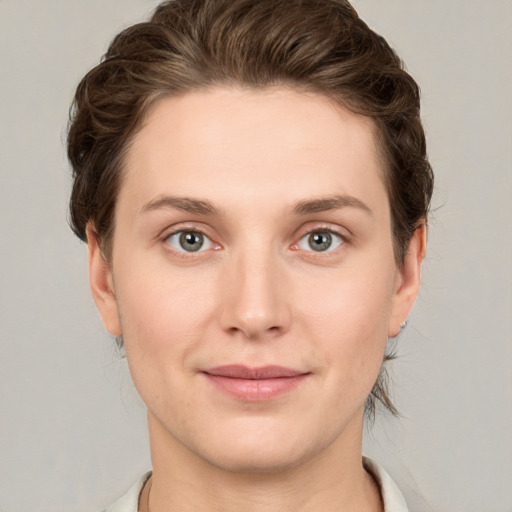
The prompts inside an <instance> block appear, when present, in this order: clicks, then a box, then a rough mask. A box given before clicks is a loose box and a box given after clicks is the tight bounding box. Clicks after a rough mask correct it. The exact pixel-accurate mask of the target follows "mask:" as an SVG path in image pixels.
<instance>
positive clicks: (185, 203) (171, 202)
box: [140, 196, 219, 215]
mask: <svg viewBox="0 0 512 512" xmlns="http://www.w3.org/2000/svg"><path fill="white" fill-rule="evenodd" d="M166 208H173V209H175V210H181V211H182V212H187V213H197V214H199V215H216V214H218V213H219V212H218V210H217V208H215V206H213V204H212V203H210V201H205V200H203V199H194V198H192V197H177V196H159V197H157V198H155V199H152V200H151V201H149V202H148V203H146V204H145V205H144V206H143V207H142V208H141V210H140V212H141V213H146V212H151V211H155V210H161V209H166Z"/></svg>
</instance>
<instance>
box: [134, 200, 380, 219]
mask: <svg viewBox="0 0 512 512" xmlns="http://www.w3.org/2000/svg"><path fill="white" fill-rule="evenodd" d="M347 207H352V208H357V209H360V210H362V211H364V212H366V213H368V214H369V215H373V212H372V210H371V209H370V207H369V206H367V205H366V204H365V203H363V201H361V200H360V199H357V198H356V197H353V196H349V195H335V196H330V197H323V198H318V199H311V200H305V201H299V202H298V203H295V205H294V206H293V209H292V212H293V213H294V214H295V215H308V214H311V213H319V212H326V211H329V210H338V209H341V208H347ZM166 208H172V209H175V210H180V211H183V212H187V213H196V214H199V215H219V210H218V209H217V208H216V207H215V206H214V205H213V203H211V202H210V201H206V200H203V199H195V198H192V197H177V196H167V195H165V196H159V197H157V198H155V199H152V200H151V201H149V202H147V203H146V204H144V206H143V207H142V208H141V210H140V211H141V213H146V212H151V211H155V210H160V209H166Z"/></svg>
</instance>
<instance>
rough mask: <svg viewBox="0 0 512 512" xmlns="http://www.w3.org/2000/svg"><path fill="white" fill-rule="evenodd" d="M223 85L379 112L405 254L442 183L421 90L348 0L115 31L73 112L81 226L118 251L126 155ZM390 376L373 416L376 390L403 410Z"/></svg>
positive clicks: (204, 7) (191, 1)
mask: <svg viewBox="0 0 512 512" xmlns="http://www.w3.org/2000/svg"><path fill="white" fill-rule="evenodd" d="M216 85H238V86H242V87H250V88H266V87H272V86H280V85H281V86H283V85H284V86H290V87H295V88H299V89H301V90H309V91H314V92H317V93H321V94H324V95H325V96H327V97H329V98H331V99H333V100H335V101H337V102H338V103H339V104H341V105H343V106H345V107H346V108H348V109H349V110H351V111H353V112H355V113H358V114H362V115H365V116H369V117H371V118H372V119H373V121H374V122H375V125H376V127H377V137H378V142H379V149H380V150H381V153H382V156H383V163H384V165H383V168H384V172H385V177H386V186H387V190H388V195H389V202H390V208H391V216H392V229H393V239H394V248H395V259H396V261H397V265H399V266H400V265H401V264H402V262H403V259H404V256H405V253H406V251H407V246H408V243H409V241H410V239H411V237H412V234H413V232H414V230H415V229H417V228H418V226H420V225H421V224H422V223H424V222H426V218H427V214H428V209H429V203H430V198H431V195H432V188H433V175H432V170H431V168H430V165H429V162H428V160H427V156H426V144H425V135H424V131H423V127H422V125H421V121H420V116H419V111H420V102H419V88H418V86H417V84H416V82H415V81H414V80H413V78H412V77H411V76H410V75H409V74H408V73H407V72H406V71H405V70H404V67H403V65H402V62H401V61H400V59H399V57H398V56H397V55H396V53H395V52H394V51H393V50H392V49H391V48H390V46H389V45H388V44H387V42H386V41H385V40H384V39H383V38H382V37H381V36H380V35H378V34H376V33H375V32H373V31H372V30H371V29H370V28H368V26H367V25H366V24H365V23H364V22H363V21H362V20H361V19H360V18H359V17H358V15H357V13H356V11H355V10H354V8H353V7H352V6H351V5H350V3H349V2H348V1H346V0H257V1H255V0H171V1H168V2H164V3H162V4H161V5H160V6H159V7H158V8H157V9H156V11H155V13H154V14H153V16H152V17H151V19H150V20H149V22H147V23H140V24H137V25H134V26H132V27H129V28H127V29H126V30H123V31H122V32H121V33H120V34H119V35H118V36H116V37H115V39H114V40H113V41H112V43H111V45H110V47H109V49H108V51H107V53H106V54H105V56H104V58H103V59H102V61H101V63H100V64H98V65H97V66H96V67H95V68H93V69H92V70H91V71H90V72H89V73H88V74H87V75H86V76H85V77H84V78H83V80H82V81H81V82H80V84H79V86H78V88H77V91H76V95H75V99H74V102H73V105H72V109H71V114H70V117H71V120H70V126H69V135H68V157H69V160H70V162H71V164H72V167H73V178H74V183H73V190H72V195H71V201H70V212H71V227H72V229H73V231H74V232H75V233H76V234H77V235H78V236H79V237H80V238H81V239H82V240H85V239H86V234H85V229H86V225H87V223H88V222H92V223H93V225H94V227H95V230H96V233H97V236H98V238H99V240H100V242H101V246H102V249H103V251H104V254H105V257H106V259H107V260H109V259H110V256H111V241H112V234H113V230H114V210H115V204H116V197H117V193H118V190H119V187H120V184H121V180H122V168H123V158H124V154H125V152H126V149H127V148H128V147H129V144H130V142H131V140H132V139H133V137H134V135H135V133H136V132H137V130H138V128H140V126H141V123H142V120H143V119H144V117H145V115H146V114H147V112H148V109H149V108H150V107H151V106H152V105H153V104H154V102H155V101H156V100H157V99H158V98H160V97H162V96H164V95H178V94H183V93H185V92H187V91H191V90H198V89H205V88H208V87H213V86H216ZM386 358H390V356H389V355H387V356H386ZM385 376H386V375H385V368H384V365H383V368H382V370H381V373H380V375H379V379H378V380H377V382H376V384H375V386H374V388H373V390H372V393H371V395H370V397H369V398H368V401H367V404H366V406H367V412H369V413H370V414H373V412H374V409H375V399H377V400H379V401H380V402H382V404H383V405H384V406H385V407H386V408H387V409H388V410H389V411H391V412H392V413H396V409H395V407H394V406H393V404H392V402H391V400H390V398H389V396H388V392H387V389H386V384H385V380H386V379H385Z"/></svg>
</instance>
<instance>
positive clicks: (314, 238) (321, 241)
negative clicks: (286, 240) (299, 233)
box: [297, 229, 343, 252]
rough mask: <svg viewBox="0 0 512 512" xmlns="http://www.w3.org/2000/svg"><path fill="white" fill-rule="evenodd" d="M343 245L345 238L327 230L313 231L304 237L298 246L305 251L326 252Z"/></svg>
mask: <svg viewBox="0 0 512 512" xmlns="http://www.w3.org/2000/svg"><path fill="white" fill-rule="evenodd" d="M342 243H343V238H342V237H341V236H340V235H337V234H336V233H334V232H333V231H329V230H326V229H322V230H318V231H311V232H310V233H308V234H307V235H305V236H303V237H302V238H301V239H300V240H299V242H298V243H297V246H298V247H299V249H302V250H304V251H315V252H326V251H332V250H334V249H337V248H338V247H339V246H340V245H341V244H342Z"/></svg>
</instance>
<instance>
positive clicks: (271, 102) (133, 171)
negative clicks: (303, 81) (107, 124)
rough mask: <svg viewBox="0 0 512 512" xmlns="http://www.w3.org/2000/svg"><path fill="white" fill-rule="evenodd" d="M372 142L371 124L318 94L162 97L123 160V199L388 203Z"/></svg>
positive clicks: (280, 91) (226, 92) (215, 92)
mask: <svg viewBox="0 0 512 512" xmlns="http://www.w3.org/2000/svg"><path fill="white" fill-rule="evenodd" d="M375 141H376V137H375V126H374V123H373V121H372V120H371V119H369V118H366V117H363V116H360V115H357V114H354V113H352V112H350V111H348V110H346V109H344V108H343V107H341V106H340V105H338V104H336V103H334V102H333V101H331V100H330V99H328V98H326V97H324V96H322V95H319V94H314V93H306V92H299V91H296V90H292V89H287V88H277V89H265V90H250V89H239V88H217V89H212V90H208V91H201V92H192V93H188V94H185V95H183V96H178V97H165V98H162V99H160V100H158V101H157V102H156V103H155V105H154V106H153V107H152V109H151V111H150V113H149V114H148V116H147V117H146V119H145V122H144V124H143V126H142V128H141V129H140V131H139V132H138V133H137V135H136V136H135V138H134V140H133V142H132V144H131V146H130V148H129V150H128V152H127V155H126V160H125V169H124V177H123V186H122V187H121V195H125V196H126V195H130V196H131V201H140V200H142V196H145V197H146V198H147V197H150V196H155V195H156V194H159V193H160V194H162V193H172V194H184V195H192V196H198V195H203V194H207V195H208V196H212V195H213V196H216V197H214V198H213V199H217V198H218V199H219V200H228V199H229V198H230V197H231V198H232V195H233V193H234V192H236V191H237V190H238V192H237V193H238V194H241V193H242V191H243V194H245V195H247V196H249V195H251V192H252V193H253V194H252V195H253V196H254V197H255V198H257V196H258V195H262V194H264V195H269V194H274V196H275V198H276V201H280V202H286V201H287V200H289V201H293V200H297V199H298V200H300V199H301V196H304V195H305V194H306V195H307V194H310V195H311V194H313V195H315V194H316V195H326V194H327V193H330V194H333V193H350V194H351V195H365V196H368V195H370V196H371V195H372V194H373V193H374V192H376V189H379V190H378V192H379V194H381V195H382V191H383V190H384V187H383V183H382V181H383V170H382V162H381V159H380V158H379V152H378V151H377V148H376V144H375ZM372 191H373V192H372ZM132 192H133V193H132ZM292 196H293V197H292Z"/></svg>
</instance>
